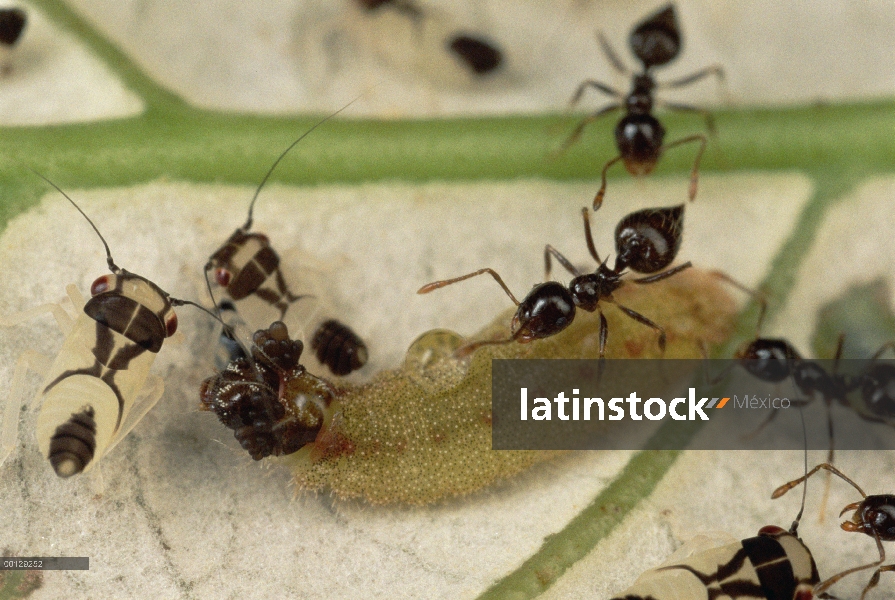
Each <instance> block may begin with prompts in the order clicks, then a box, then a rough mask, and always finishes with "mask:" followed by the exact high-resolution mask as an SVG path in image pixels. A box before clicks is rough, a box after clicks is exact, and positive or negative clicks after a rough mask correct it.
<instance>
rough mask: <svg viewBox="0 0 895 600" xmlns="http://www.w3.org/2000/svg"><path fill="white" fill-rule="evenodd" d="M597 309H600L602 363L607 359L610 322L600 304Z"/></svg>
mask: <svg viewBox="0 0 895 600" xmlns="http://www.w3.org/2000/svg"><path fill="white" fill-rule="evenodd" d="M597 310H599V311H600V362H601V363H602V362H603V361H604V360H606V340H608V339H609V323H608V322H607V321H606V316H605V315H604V314H603V311H602V310H600V307H599V306H597ZM601 368H602V367H601Z"/></svg>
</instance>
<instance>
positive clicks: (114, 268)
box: [24, 165, 121, 275]
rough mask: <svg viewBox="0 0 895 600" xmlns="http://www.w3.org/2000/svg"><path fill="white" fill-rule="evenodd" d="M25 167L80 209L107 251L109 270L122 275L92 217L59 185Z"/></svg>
mask: <svg viewBox="0 0 895 600" xmlns="http://www.w3.org/2000/svg"><path fill="white" fill-rule="evenodd" d="M24 166H25V168H27V169H28V170H29V171H31V172H32V173H34V174H35V175H37V176H38V177H40V178H41V179H43V180H44V181H46V182H47V183H49V184H50V185H51V186H53V187H54V188H56V191H57V192H59V193H60V194H62V195H63V196H65V199H66V200H68V201H69V202H71V205H72V206H74V207H75V208H76V209H78V212H79V213H81V216H82V217H84V218H85V219H87V222H88V223H90V226H91V227H93V231H95V232H96V235H98V236H99V239H100V241H101V242H102V243H103V246H104V247H105V249H106V263H107V264H108V265H109V270H110V271H112V272H113V273H115V274H116V275H117V274H118V273H120V272H121V269H120V268H119V267H118V265H116V264H115V261H114V260H112V251H111V250H109V244H107V243H106V238H104V237H103V234H101V233H100V232H99V229H97V228H96V225H95V224H94V223H93V221H91V220H90V217H88V216H87V213H85V212H84V211H83V210H81V207H80V206H78V205H77V203H75V201H74V200H72V199H71V198H70V197H69V195H68V194H66V193H65V192H63V191H62V188H61V187H59V186H58V185H56V184H55V183H53V182H52V181H50V180H49V179H47V178H46V177H44V176H43V174H41V173H39V172H38V171H35V170H34V169H32V168H31V167H30V166H28V165H24Z"/></svg>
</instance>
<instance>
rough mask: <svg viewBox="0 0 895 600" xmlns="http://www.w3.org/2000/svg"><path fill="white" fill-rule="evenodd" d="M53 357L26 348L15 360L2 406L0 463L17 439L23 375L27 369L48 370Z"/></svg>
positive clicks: (14, 445) (22, 402) (23, 385)
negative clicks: (7, 392)
mask: <svg viewBox="0 0 895 600" xmlns="http://www.w3.org/2000/svg"><path fill="white" fill-rule="evenodd" d="M52 365H53V359H52V358H50V357H49V356H44V355H43V354H38V353H37V352H34V351H33V350H26V351H25V352H23V353H22V355H21V356H20V357H19V359H18V360H17V361H16V367H15V370H14V371H13V375H12V383H10V386H9V397H8V398H7V399H6V405H5V406H4V408H3V428H2V429H0V465H2V464H3V462H4V461H5V460H6V459H7V458H8V457H9V455H10V454H12V451H13V450H14V449H15V447H16V442H17V441H18V439H19V412H20V411H21V410H22V405H23V404H24V403H25V399H24V397H23V394H24V392H25V375H26V374H27V373H28V371H34V372H36V373H41V374H44V373H46V372H47V371H49V370H50V367H51V366H52Z"/></svg>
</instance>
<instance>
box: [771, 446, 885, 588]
mask: <svg viewBox="0 0 895 600" xmlns="http://www.w3.org/2000/svg"><path fill="white" fill-rule="evenodd" d="M820 470H825V471H827V472H828V473H831V474H833V475H835V476H837V477H839V478H840V479H842V480H843V481H846V482H847V483H848V484H849V485H851V486H852V487H853V488H855V489H856V490H857V491H858V493H859V494H861V500H860V501H859V502H852V503H851V504H849V505H847V506H845V507H844V508H843V509H842V512H840V513H839V516H840V517H841V516H842V515H844V514H845V513H847V512H848V511H854V512H853V513H852V516H851V518H850V519H849V520H848V521H845V522H844V523H842V524H841V525H840V527H842V529H844V530H845V531H851V532H855V533H863V534H865V535H869V536H870V537H872V538H873V540H874V541H875V542H876V548H877V550H878V551H879V560H877V561H874V562H871V563H867V564H865V565H859V566H857V567H852V568H850V569H846V570H845V571H842V572H841V573H837V574H836V575H833V576H832V577H830V578H829V579H825V580H824V581H822V582H820V583H818V584H817V585H816V586H815V587H814V593H815V594H821V593H823V592H825V591H826V590H828V589H829V588H830V587H832V586H833V584H835V583H836V582H838V581H839V580H840V579H842V578H843V577H845V576H847V575H851V574H852V573H857V572H859V571H864V570H867V569H876V570H875V571H874V572H873V575H872V576H871V578H870V581H869V582H867V585H866V586H864V590H863V592H861V599H862V600H863V598H864V597H865V596H866V595H867V593H868V592H869V591H870V590H871V589H873V588H875V587H876V586H877V585H878V584H879V579H880V574H881V573H883V572H886V571H895V565H883V563H884V562H885V560H886V552H885V549H884V548H883V542H891V541H895V495H892V494H878V495H873V496H868V495H867V494H865V493H864V490H862V489H861V488H860V486H858V484H856V483H855V482H854V481H852V480H851V479H850V478H848V477H846V476H845V475H844V474H842V472H841V471H839V469H837V468H836V467H834V466H833V465H831V464H829V463H822V464H819V465H817V466H816V467H814V468H813V469H811V471H809V472H808V473H806V474H805V475H803V476H801V477H799V478H798V479H794V480H792V481H790V482H787V483H785V484H783V485H781V486H780V487H779V488H777V489H776V490H774V493H773V494H772V495H771V498H779V497H780V496H782V495H783V494H785V493H786V492H788V491H789V490H791V489H793V488H794V487H796V486H797V485H799V484H800V483H802V482H804V481H806V480H807V479H808V478H809V477H811V476H812V475H814V474H815V473H817V472H818V471H820Z"/></svg>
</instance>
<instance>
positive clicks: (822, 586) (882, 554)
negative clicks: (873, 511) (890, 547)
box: [814, 532, 892, 599]
mask: <svg viewBox="0 0 895 600" xmlns="http://www.w3.org/2000/svg"><path fill="white" fill-rule="evenodd" d="M873 539H875V540H876V548H877V550H879V560H877V561H874V562H872V563H867V564H866V565H860V566H858V567H852V568H851V569H846V570H845V571H842V572H841V573H837V574H836V575H833V576H832V577H830V578H829V579H827V580H826V581H821V582H820V583H818V584H817V585H816V586H814V594H815V595H817V594H820V593H821V592H823V591H825V590H827V589H829V588H830V586H832V585H833V584H834V583H836V582H837V581H839V580H840V579H842V578H843V577H845V576H846V575H851V574H852V573H857V572H858V571H863V570H864V569H872V568H873V567H879V566H880V565H881V564H883V562H884V561H885V560H886V551H885V550H884V549H883V543H882V541H880V539H879V535H876V532H874V536H873ZM889 566H890V567H891V566H892V565H889ZM880 570H882V569H878V571H880ZM886 570H887V571H889V570H892V569H891V568H887V569H886ZM874 579H877V580H879V575H878V573H874V577H871V578H870V583H873V585H876V582H875V581H874ZM870 583H868V584H867V587H865V588H864V592H863V593H862V594H861V598H862V599H863V598H864V594H866V593H867V591H868V590H869V589H870V588H871V587H873V586H872V585H870Z"/></svg>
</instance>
